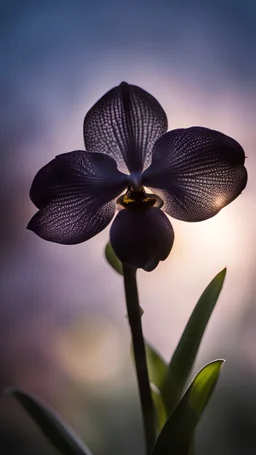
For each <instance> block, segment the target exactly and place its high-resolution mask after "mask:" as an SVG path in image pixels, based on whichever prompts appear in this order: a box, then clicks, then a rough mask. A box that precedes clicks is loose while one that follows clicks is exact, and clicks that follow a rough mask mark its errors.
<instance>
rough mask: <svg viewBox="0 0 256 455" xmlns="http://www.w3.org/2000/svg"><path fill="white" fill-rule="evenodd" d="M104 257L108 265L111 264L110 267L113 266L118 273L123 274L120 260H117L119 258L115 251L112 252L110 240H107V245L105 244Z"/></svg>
mask: <svg viewBox="0 0 256 455" xmlns="http://www.w3.org/2000/svg"><path fill="white" fill-rule="evenodd" d="M105 257H106V259H107V261H108V263H109V265H111V267H113V269H114V270H115V271H116V272H117V273H119V274H120V275H123V265H122V262H121V261H119V259H118V257H117V255H116V253H115V252H114V250H113V248H112V246H111V243H110V242H108V243H107V245H106V248H105Z"/></svg>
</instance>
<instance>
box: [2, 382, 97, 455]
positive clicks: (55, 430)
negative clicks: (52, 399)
mask: <svg viewBox="0 0 256 455" xmlns="http://www.w3.org/2000/svg"><path fill="white" fill-rule="evenodd" d="M5 393H6V394H10V395H12V396H14V397H15V398H16V399H17V400H18V401H19V403H20V404H21V405H22V406H23V408H25V409H26V411H27V412H28V413H29V414H30V416H31V417H32V418H33V420H34V421H35V422H36V423H37V425H38V426H39V427H40V428H41V430H42V432H43V433H44V434H45V436H46V437H47V438H48V439H49V440H50V442H51V443H52V444H53V446H54V447H55V448H56V449H58V450H59V452H60V453H61V454H63V455H92V453H91V452H90V450H89V449H88V448H87V447H86V446H85V445H84V443H83V442H82V441H81V439H80V438H79V437H78V436H77V435H76V434H75V433H74V431H73V430H72V429H71V428H70V427H69V426H68V424H67V423H66V422H64V420H63V419H62V418H61V417H60V416H59V415H58V414H57V412H56V411H54V410H53V409H51V408H50V407H49V406H48V405H46V404H45V403H43V401H42V400H41V399H39V398H36V397H34V396H33V395H30V394H28V393H27V392H25V391H23V390H20V389H18V388H13V387H11V388H8V389H6V390H5Z"/></svg>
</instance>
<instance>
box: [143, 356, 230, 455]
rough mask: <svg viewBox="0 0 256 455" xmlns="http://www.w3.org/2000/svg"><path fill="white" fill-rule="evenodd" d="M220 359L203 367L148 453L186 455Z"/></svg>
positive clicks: (208, 397) (152, 454) (217, 372)
mask: <svg viewBox="0 0 256 455" xmlns="http://www.w3.org/2000/svg"><path fill="white" fill-rule="evenodd" d="M223 362H224V360H223V359H218V360H214V361H213V362H210V363H209V364H207V365H206V366H205V367H203V368H202V369H201V370H200V371H199V373H198V374H197V375H196V377H195V378H194V379H193V381H192V382H191V384H190V386H189V387H188V389H187V391H186V392H185V394H184V395H183V397H182V399H181V401H180V402H179V404H178V405H177V407H176V408H175V410H174V412H173V413H172V415H171V416H170V417H169V419H168V420H167V422H166V424H165V425H164V427H163V429H162V431H161V433H160V435H159V437H158V439H157V441H156V443H155V445H154V447H153V449H152V452H151V455H170V454H172V455H188V453H189V450H190V446H191V442H192V439H193V434H194V430H195V427H196V425H197V423H198V421H199V419H200V417H201V416H202V413H203V411H204V409H205V407H206V405H207V403H208V401H209V399H210V397H211V395H212V393H213V390H214V388H215V386H216V384H217V381H218V378H219V374H220V370H221V367H222V365H223Z"/></svg>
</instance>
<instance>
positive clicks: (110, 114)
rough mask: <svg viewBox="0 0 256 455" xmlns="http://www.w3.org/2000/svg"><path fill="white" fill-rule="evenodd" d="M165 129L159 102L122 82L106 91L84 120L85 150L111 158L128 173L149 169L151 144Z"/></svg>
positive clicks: (163, 113) (164, 119)
mask: <svg viewBox="0 0 256 455" xmlns="http://www.w3.org/2000/svg"><path fill="white" fill-rule="evenodd" d="M166 130H167V118H166V114H165V112H164V110H163V109H162V107H161V106H160V104H159V103H158V101H157V100H156V99H155V98H154V97H153V96H152V95H150V94H149V93H147V92H146V91H145V90H142V89H141V88H139V87H136V86H135V85H128V84H126V83H125V82H122V84H120V85H119V86H118V87H115V88H113V89H112V90H110V91H109V92H107V93H106V94H105V95H104V96H103V97H102V98H101V99H100V100H99V101H98V102H97V103H96V104H95V105H94V106H93V107H92V108H91V109H90V111H89V112H88V114H87V115H86V117H85V119H84V140H85V146H86V149H87V150H88V151H90V152H98V151H100V152H102V153H106V154H108V155H110V156H112V157H113V158H114V159H115V160H116V162H117V163H118V168H119V169H121V170H123V171H125V172H127V170H128V171H129V172H130V173H132V172H141V171H142V170H143V169H145V168H146V167H147V166H149V164H150V162H151V155H152V149H153V145H154V143H155V141H156V139H157V138H158V137H159V136H160V135H161V134H163V133H165V132H166Z"/></svg>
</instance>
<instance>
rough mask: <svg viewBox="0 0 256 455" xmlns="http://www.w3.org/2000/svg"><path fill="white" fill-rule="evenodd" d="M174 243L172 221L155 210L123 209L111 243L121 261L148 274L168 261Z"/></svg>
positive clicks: (119, 214)
mask: <svg viewBox="0 0 256 455" xmlns="http://www.w3.org/2000/svg"><path fill="white" fill-rule="evenodd" d="M173 241H174V232H173V228H172V225H171V223H170V221H169V220H168V218H167V216H166V215H165V214H164V212H162V210H160V209H158V208H155V207H152V208H149V209H146V210H141V211H140V210H130V209H124V210H121V211H120V212H119V213H118V214H117V216H116V218H115V220H114V222H113V224H112V226H111V229H110V243H111V245H112V247H113V250H114V251H115V253H116V255H117V257H118V258H119V259H120V261H121V262H123V263H124V264H127V265H129V266H130V267H135V268H142V269H144V270H147V271H148V272H149V271H151V270H154V269H155V268H156V266H157V265H158V263H159V261H164V260H165V259H166V258H167V256H168V255H169V253H170V251H171V249H172V245H173Z"/></svg>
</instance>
